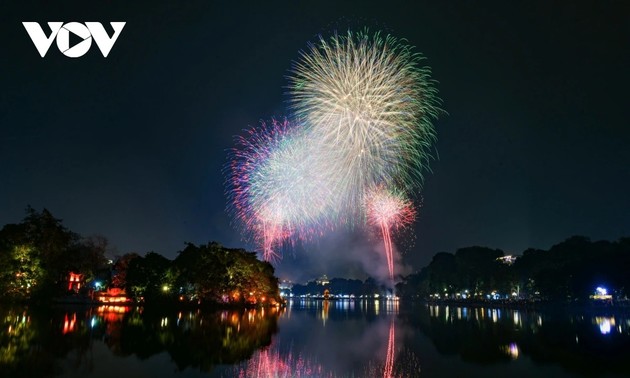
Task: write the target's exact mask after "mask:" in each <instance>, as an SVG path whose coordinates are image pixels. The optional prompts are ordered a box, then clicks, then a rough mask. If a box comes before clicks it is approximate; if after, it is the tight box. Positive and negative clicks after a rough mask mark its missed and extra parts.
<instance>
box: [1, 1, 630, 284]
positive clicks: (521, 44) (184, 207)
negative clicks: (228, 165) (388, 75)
mask: <svg viewBox="0 0 630 378" xmlns="http://www.w3.org/2000/svg"><path fill="white" fill-rule="evenodd" d="M18 3H19V4H18ZM408 3H411V2H408ZM578 3H580V4H582V3H587V2H578ZM629 4H630V3H628V2H626V1H618V2H612V1H610V2H607V1H604V2H597V1H593V2H592V3H591V4H590V5H588V4H587V5H576V4H569V2H554V1H539V2H520V4H513V2H506V1H498V2H475V1H466V2H464V1H462V2H450V1H449V2H446V1H436V2H432V3H420V2H414V4H406V3H398V2H395V1H381V2H373V3H369V2H367V1H357V2H346V1H343V2H342V1H338V2H321V1H290V2H287V3H284V4H282V3H280V2H252V3H251V4H249V3H245V2H243V1H238V0H237V1H228V2H216V4H211V2H209V1H186V2H180V1H172V2H169V3H166V2H155V1H151V2H144V3H143V2H139V1H134V2H128V1H119V2H116V1H89V2H86V1H81V2H68V1H48V2H42V3H31V2H17V1H1V2H0V25H1V26H0V28H1V29H0V30H1V31H2V33H1V36H0V46H2V50H1V52H0V131H1V132H0V225H3V224H6V223H15V222H18V221H20V220H21V219H22V218H23V217H24V209H25V207H26V206H27V205H28V204H30V205H32V206H33V207H34V208H36V209H42V208H44V207H45V208H47V209H49V210H50V211H51V212H52V213H53V215H55V216H56V217H58V218H61V219H63V221H64V224H65V225H66V226H67V227H69V228H70V229H71V230H73V231H76V232H79V233H81V234H82V235H90V234H95V233H98V234H102V235H104V236H106V237H107V238H108V239H109V241H110V243H111V245H112V251H111V253H112V254H116V253H117V254H122V253H126V252H131V251H136V252H140V253H144V252H146V251H151V250H152V251H156V252H159V253H161V254H163V255H165V256H167V257H169V258H174V257H175V256H176V252H177V251H178V250H181V249H182V248H183V246H184V242H194V243H205V242H208V241H211V240H216V241H219V242H221V243H222V244H224V245H226V246H230V247H246V248H250V249H251V248H253V246H252V245H248V244H247V243H246V242H245V241H243V240H242V238H241V236H240V234H239V232H238V231H236V230H235V229H234V227H232V226H231V224H230V218H229V216H228V214H227V213H226V212H225V206H226V201H227V200H226V197H225V195H224V185H223V181H224V178H223V175H222V172H221V169H222V167H223V165H224V164H225V162H226V151H227V150H228V149H229V148H231V147H232V146H233V136H234V135H237V134H239V133H241V131H242V130H243V129H246V128H248V127H250V126H255V125H257V124H258V122H259V120H261V119H269V118H271V117H272V116H276V117H282V116H284V115H287V95H286V93H285V90H286V89H285V87H286V85H287V83H288V82H287V80H286V78H285V76H286V75H287V73H288V69H289V68H290V67H291V62H292V61H293V60H296V59H298V52H299V51H300V50H301V49H304V48H306V45H307V42H308V41H314V40H315V39H316V38H317V35H318V34H322V35H324V36H330V35H331V33H332V32H334V31H335V30H339V31H342V32H343V31H345V30H347V29H348V28H349V27H350V28H352V29H355V30H356V29H358V28H363V27H365V26H367V27H369V28H370V29H371V30H382V31H384V32H388V33H391V34H393V35H395V36H396V37H401V38H406V39H407V40H408V42H409V44H411V45H414V46H416V48H417V51H419V52H422V53H423V54H424V55H425V56H426V58H427V60H426V61H425V62H426V64H427V65H429V66H430V67H431V68H432V70H433V78H434V79H436V80H437V81H438V82H439V84H438V85H437V87H438V89H439V92H440V97H441V98H442V99H443V105H442V108H443V109H444V110H445V111H446V112H448V114H443V115H442V116H441V117H440V119H439V120H438V121H437V122H436V123H435V126H436V128H437V131H438V142H437V144H436V151H437V153H436V154H437V155H439V158H438V159H436V160H435V161H433V162H432V164H431V168H432V173H430V174H428V175H427V177H426V180H425V183H424V188H423V190H422V193H421V196H422V198H423V203H424V205H423V207H422V208H421V210H420V216H419V219H418V221H417V222H416V224H415V227H414V228H415V240H414V241H413V243H411V242H410V241H409V240H407V241H403V243H402V244H404V245H405V246H404V247H403V249H404V250H405V255H404V262H405V264H406V265H407V268H406V269H407V270H408V271H410V270H411V269H419V268H421V267H422V266H423V265H425V264H426V263H428V262H429V261H430V259H431V257H432V256H433V255H434V254H435V253H436V252H439V251H450V252H454V251H455V249H457V248H460V247H465V246H471V245H484V246H489V247H493V248H501V249H503V250H505V251H508V252H512V253H522V251H523V250H525V249H526V248H528V247H537V248H548V247H550V246H551V245H553V244H555V243H557V242H560V241H562V240H564V239H565V238H567V237H569V236H572V235H585V236H588V237H591V238H592V239H595V240H598V239H608V240H616V239H618V238H619V237H621V236H630V148H629V147H628V146H630V129H629V126H630V124H629V122H628V120H629V119H630V101H629V100H630V95H629V94H628V88H630V74H629V71H630V5H629ZM23 21H37V22H40V24H43V23H45V22H48V21H64V22H70V21H77V22H85V21H98V22H103V23H105V24H106V25H107V29H108V30H110V32H111V29H110V27H109V24H108V23H109V22H110V21H126V22H127V24H126V26H125V28H124V30H123V31H122V34H121V35H120V37H119V39H118V41H117V42H116V44H115V45H114V47H113V49H112V50H111V52H110V54H109V56H108V57H107V58H106V59H105V58H103V56H102V55H101V53H100V52H99V51H98V49H97V47H96V45H95V44H92V48H91V49H90V51H89V52H88V53H87V54H86V55H85V56H83V57H82V58H77V59H71V58H67V57H65V56H63V55H62V54H61V53H60V52H59V50H58V49H57V47H56V44H55V43H53V45H52V46H51V48H50V50H49V52H48V54H47V55H46V57H45V58H43V59H42V58H41V57H40V56H39V54H38V53H37V50H36V49H35V46H34V45H33V43H32V42H31V40H30V38H29V37H28V35H27V33H26V31H25V29H24V28H23V26H22V24H21V23H22V22H23ZM45 30H46V32H47V33H48V32H49V31H48V29H47V27H45ZM362 248H366V239H365V237H363V236H362V235H356V234H355V235H334V236H332V237H330V238H328V240H323V241H321V242H320V243H317V244H313V245H309V246H305V247H303V248H302V247H298V248H296V249H295V250H293V251H287V252H288V253H287V255H286V256H285V258H284V260H283V261H282V263H280V264H279V265H278V272H279V275H280V276H282V277H289V278H293V279H295V280H306V279H308V278H312V277H314V276H316V275H319V274H321V273H328V275H329V276H331V275H332V276H335V275H349V276H356V277H359V278H363V277H365V275H366V274H373V273H374V272H373V271H372V270H371V269H370V268H369V265H370V264H373V265H374V264H379V262H378V261H376V260H373V257H371V255H370V254H369V253H366V254H365V257H366V259H367V261H365V260H364V261H362V262H359V260H357V259H355V258H354V256H358V255H360V254H361V253H362ZM346 250H354V251H355V252H356V253H350V254H345V255H344V254H343V253H340V252H341V251H346ZM339 256H346V257H345V258H342V257H339ZM370 259H372V260H370ZM370 261H371V262H370Z"/></svg>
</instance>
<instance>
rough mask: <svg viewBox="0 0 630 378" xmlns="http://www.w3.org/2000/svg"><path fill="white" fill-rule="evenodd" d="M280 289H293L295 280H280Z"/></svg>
mask: <svg viewBox="0 0 630 378" xmlns="http://www.w3.org/2000/svg"><path fill="white" fill-rule="evenodd" d="M278 289H280V290H291V289H293V282H291V281H289V280H282V281H280V282H278Z"/></svg>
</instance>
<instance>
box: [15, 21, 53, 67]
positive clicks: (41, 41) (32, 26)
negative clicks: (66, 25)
mask: <svg viewBox="0 0 630 378" xmlns="http://www.w3.org/2000/svg"><path fill="white" fill-rule="evenodd" d="M22 25H24V29H26V32H27V33H28V36H29V37H31V41H33V44H34V45H35V48H36V49H37V52H39V55H41V56H42V58H43V57H44V56H46V52H48V49H49V48H50V45H52V41H53V39H55V36H56V35H57V33H58V32H59V29H61V25H63V22H49V23H48V27H49V28H50V31H51V33H50V36H48V37H46V34H44V31H43V30H42V27H41V26H39V24H38V23H37V22H22Z"/></svg>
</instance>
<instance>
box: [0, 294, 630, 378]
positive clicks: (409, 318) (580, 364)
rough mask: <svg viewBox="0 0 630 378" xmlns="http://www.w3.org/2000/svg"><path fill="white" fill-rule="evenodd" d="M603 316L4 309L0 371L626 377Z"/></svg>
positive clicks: (629, 320)
mask: <svg viewBox="0 0 630 378" xmlns="http://www.w3.org/2000/svg"><path fill="white" fill-rule="evenodd" d="M606 311H607V310H605V309H604V310H598V311H594V310H588V311H581V312H575V311H574V312H568V311H546V312H540V311H533V310H517V309H508V308H484V307H461V306H444V305H420V304H418V305H412V304H408V303H405V302H401V301H397V300H388V299H381V300H350V299H347V300H345V299H344V300H331V301H328V300H308V301H306V300H294V301H291V302H289V305H288V307H287V308H285V309H276V308H271V309H252V310H222V311H216V312H213V311H207V310H196V309H195V310H173V311H164V310H159V311H158V310H145V309H142V308H135V307H129V306H100V307H93V308H90V307H71V308H58V309H55V310H50V309H47V310H36V309H28V308H21V307H10V306H9V307H6V306H5V307H3V308H0V376H2V377H5V376H7V377H9V376H10V377H14V376H42V375H43V374H42V372H57V373H56V375H59V376H87V377H90V376H94V377H96V376H111V375H112V374H114V375H118V376H120V377H125V376H130V373H129V371H128V370H125V369H128V368H124V366H127V365H128V364H129V363H132V362H133V363H135V364H137V365H138V366H141V367H142V369H146V370H147V371H148V372H151V373H150V376H157V377H159V376H172V375H176V376H186V377H192V376H199V375H204V376H207V375H208V374H209V375H210V376H216V377H231V376H242V377H250V376H251V377H268V376H275V377H296V376H299V377H309V376H317V377H346V376H354V377H371V376H378V377H387V378H390V377H407V376H410V377H414V376H428V377H431V376H454V375H455V376H456V375H462V374H465V373H471V372H472V373H471V374H472V375H484V374H486V373H487V371H492V374H499V373H501V374H502V375H514V374H516V375H518V374H517V373H515V372H516V371H519V372H522V374H525V373H527V374H529V375H540V374H542V375H544V374H545V372H547V374H549V375H550V376H562V375H563V374H564V375H569V374H574V373H577V374H587V375H588V374H590V375H602V374H604V373H616V374H621V375H630V368H629V367H628V364H627V363H625V358H626V356H627V354H628V352H629V351H630V316H628V315H627V314H624V313H623V312H621V313H620V312H617V313H610V312H608V313H606ZM95 351H96V352H95ZM82 356H94V357H91V358H90V359H86V358H85V357H82ZM158 360H159V361H162V362H161V365H160V364H158V363H156V361H158ZM168 365H170V366H172V368H170V369H166V370H165V369H164V368H160V367H159V366H168ZM490 368H491V369H492V370H487V369H490ZM117 369H119V370H117ZM554 369H555V370H554ZM105 371H107V372H108V373H107V374H105ZM522 374H521V375H522Z"/></svg>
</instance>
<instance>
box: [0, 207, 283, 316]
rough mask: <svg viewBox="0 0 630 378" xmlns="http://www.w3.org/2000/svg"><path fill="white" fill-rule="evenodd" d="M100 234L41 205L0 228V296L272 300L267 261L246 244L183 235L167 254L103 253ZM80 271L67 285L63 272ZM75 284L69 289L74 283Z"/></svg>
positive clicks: (273, 280)
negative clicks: (173, 253) (80, 230)
mask: <svg viewBox="0 0 630 378" xmlns="http://www.w3.org/2000/svg"><path fill="white" fill-rule="evenodd" d="M107 251H108V243H107V239H105V238H104V237H102V236H92V237H83V236H81V235H79V234H77V233H75V232H73V231H70V230H69V229H67V228H66V227H65V226H64V225H63V224H62V221H61V220H59V219H56V218H55V217H54V216H53V215H52V214H51V213H50V212H49V211H48V210H45V209H44V210H43V211H41V212H38V211H36V210H34V209H33V208H31V207H28V208H27V209H26V217H25V218H24V219H23V220H22V221H21V222H20V223H17V224H7V225H5V226H4V227H3V228H2V229H1V230H0V299H3V300H17V301H23V300H36V301H48V300H50V299H52V298H59V297H62V296H67V295H69V294H74V295H83V296H92V297H93V296H94V291H95V290H105V289H107V288H120V289H124V290H126V292H127V294H128V295H131V296H132V297H134V298H135V299H136V300H142V301H146V302H147V303H149V302H156V303H157V302H161V303H163V302H169V301H178V302H182V301H184V302H192V303H201V302H205V303H208V302H210V303H230V304H260V303H272V304H273V303H276V302H277V301H278V300H279V293H278V284H277V278H276V277H275V276H274V269H273V267H272V266H271V264H269V263H267V262H262V261H260V260H258V259H257V258H256V254H255V253H253V252H247V251H245V250H243V249H231V248H225V247H223V246H221V245H220V244H218V243H215V242H212V243H208V244H207V245H200V246H196V245H194V244H191V243H188V244H187V245H186V248H184V250H182V251H180V252H179V253H178V255H177V257H176V258H175V259H174V260H169V259H167V258H166V257H164V256H162V255H160V254H157V253H155V252H149V253H147V254H146V255H145V256H140V255H139V254H136V253H128V254H125V255H123V256H119V257H116V258H114V259H107V258H106V252H107ZM70 273H75V274H79V275H80V276H81V284H82V285H80V286H79V287H80V289H79V287H73V290H72V291H71V290H69V289H70V286H72V285H69V274H70ZM75 289H76V290H75Z"/></svg>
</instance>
